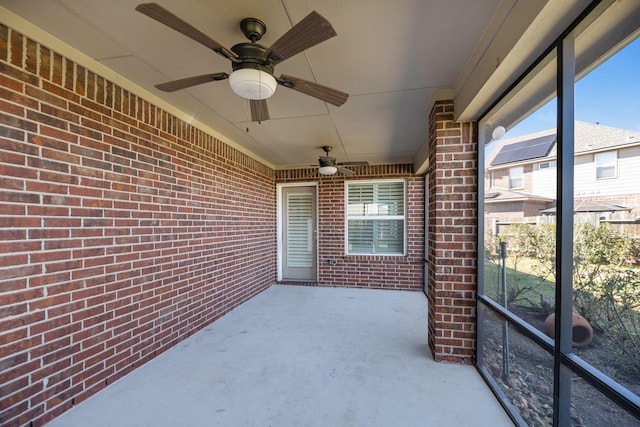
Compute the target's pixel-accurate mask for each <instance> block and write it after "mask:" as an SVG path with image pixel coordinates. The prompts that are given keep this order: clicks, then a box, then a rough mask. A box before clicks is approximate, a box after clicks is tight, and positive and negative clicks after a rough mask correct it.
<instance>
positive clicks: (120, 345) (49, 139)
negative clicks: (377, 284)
mask: <svg viewBox="0 0 640 427" xmlns="http://www.w3.org/2000/svg"><path fill="white" fill-rule="evenodd" d="M0 200H2V203H1V204H0V425H3V426H23V425H24V426H38V425H42V424H43V423H44V422H46V421H48V420H50V419H51V418H53V417H55V416H56V415H58V414H60V413H61V412H63V411H65V410H67V409H69V408H70V407H71V406H72V405H74V404H76V403H78V402H80V401H82V400H84V399H86V398H87V397H88V396H90V395H92V394H94V393H95V392H97V391H98V390H100V389H102V388H104V387H105V386H106V385H107V384H109V383H111V382H112V381H114V380H116V379H118V378H120V377H122V376H123V375H125V374H126V373H128V372H130V371H131V370H132V369H134V368H136V367H138V366H140V365H142V364H143V363H145V362H147V361H148V360H150V359H152V358H154V357H155V356H156V355H158V354H160V353H162V352H163V351H165V350H167V349H168V348H170V347H171V346H173V345H175V344H176V343H177V342H179V341H181V340H183V339H185V338H186V337H188V336H189V335H191V334H193V333H194V332H195V331H197V330H199V329H201V328H202V327H204V326H205V325H207V324H208V323H210V322H212V321H213V320H215V319H216V318H218V317H220V316H222V315H223V314H224V313H226V312H228V311H229V310H231V309H232V308H234V307H236V306H237V305H238V304H240V303H242V302H243V301H245V300H247V299H249V298H250V297H252V296H253V295H255V294H257V293H259V292H261V291H262V290H264V289H266V288H267V287H268V286H269V285H271V284H272V283H273V282H274V281H275V278H276V277H275V276H276V274H275V272H276V265H275V260H276V254H275V242H276V229H275V216H276V213H275V206H276V201H275V184H274V172H273V170H271V169H270V168H268V167H267V166H265V165H263V164H261V163H259V162H257V161H256V160H254V159H252V158H250V157H248V156H246V155H245V154H243V153H241V152H239V151H237V150H235V149H233V148H232V147H229V146H227V145H225V144H224V143H222V142H221V141H218V140H216V139H215V138H214V137H212V136H210V135H208V134H206V133H205V132H203V131H201V130H199V129H196V128H195V127H193V126H190V125H189V124H187V123H185V122H184V121H181V120H179V119H178V118H176V117H175V116H173V115H171V114H169V113H167V112H166V111H163V110H161V109H160V108H158V107H157V106H155V105H153V104H151V103H149V102H147V101H146V100H144V99H142V98H140V97H139V96H136V95H134V94H133V93H130V92H128V91H126V90H124V89H123V88H121V87H119V86H118V85H116V84H114V83H113V82H111V81H108V80H106V79H105V78H103V77H101V76H99V75H97V74H95V73H93V72H92V71H90V70H88V69H86V68H84V67H82V66H80V65H78V64H75V63H73V62H72V61H70V60H68V59H67V58H64V57H62V56H60V55H58V54H57V53H56V52H53V51H51V50H50V49H48V48H47V47H45V46H42V45H40V44H38V43H36V42H34V41H33V40H30V39H29V38H27V37H24V36H23V35H22V34H20V33H18V32H15V31H13V30H12V29H10V28H7V27H5V26H2V25H0Z"/></svg>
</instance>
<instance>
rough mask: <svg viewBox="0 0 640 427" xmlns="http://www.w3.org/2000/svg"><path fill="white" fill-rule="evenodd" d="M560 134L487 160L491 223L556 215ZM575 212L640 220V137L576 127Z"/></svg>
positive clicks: (532, 137) (545, 134)
mask: <svg viewBox="0 0 640 427" xmlns="http://www.w3.org/2000/svg"><path fill="white" fill-rule="evenodd" d="M556 142H557V141H556V129H548V130H544V131H540V132H536V133H532V134H528V135H523V136H519V137H516V138H510V139H506V140H502V141H499V142H498V143H497V145H496V147H495V148H494V149H493V150H492V151H491V153H489V154H488V155H487V159H486V163H485V164H486V165H487V168H486V171H485V205H486V209H485V212H486V214H487V216H488V217H489V218H491V219H495V220H500V221H518V220H522V219H523V218H529V220H533V217H537V216H539V215H555V201H556V169H557V165H556V151H557V144H556ZM574 149H575V166H574V180H575V184H574V188H575V198H574V211H575V213H576V215H581V216H586V215H591V216H595V217H597V218H598V219H607V220H635V219H636V218H639V217H640V189H639V187H638V182H639V181H640V132H636V131H630V130H626V129H618V128H612V127H608V126H602V125H600V124H592V123H584V122H576V123H575V148H574Z"/></svg>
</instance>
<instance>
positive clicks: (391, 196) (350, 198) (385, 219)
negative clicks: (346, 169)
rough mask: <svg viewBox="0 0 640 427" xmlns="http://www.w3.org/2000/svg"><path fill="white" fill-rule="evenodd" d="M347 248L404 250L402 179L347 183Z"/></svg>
mask: <svg viewBox="0 0 640 427" xmlns="http://www.w3.org/2000/svg"><path fill="white" fill-rule="evenodd" d="M347 194H348V195H347V223H348V224H347V245H348V248H347V251H348V253H352V254H358V253H361V254H394V255H398V254H403V253H404V247H405V232H404V230H405V183H404V181H379V182H355V183H349V184H348V185H347Z"/></svg>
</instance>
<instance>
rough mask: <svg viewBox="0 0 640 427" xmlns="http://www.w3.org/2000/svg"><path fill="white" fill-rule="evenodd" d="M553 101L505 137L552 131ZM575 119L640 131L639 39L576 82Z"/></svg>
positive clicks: (554, 103)
mask: <svg viewBox="0 0 640 427" xmlns="http://www.w3.org/2000/svg"><path fill="white" fill-rule="evenodd" d="M555 108H556V101H555V99H554V100H552V101H550V102H549V103H547V104H546V105H544V106H543V107H541V108H540V109H539V110H538V111H536V112H535V113H534V114H532V115H531V116H529V117H528V118H527V119H526V120H524V121H523V122H521V123H520V124H518V125H517V126H515V127H514V128H512V129H510V130H509V131H508V132H507V134H506V135H505V138H512V137H515V136H519V135H524V134H527V133H531V132H535V131H539V130H544V129H549V128H553V127H555V125H556V111H555ZM574 111H575V118H576V120H578V121H581V122H587V123H600V124H601V125H604V126H610V127H616V128H622V129H629V130H635V131H640V38H637V39H635V40H634V41H633V42H631V43H630V44H629V45H627V46H626V47H625V48H624V49H622V50H621V51H620V52H618V53H617V54H615V55H614V56H612V57H611V58H609V59H608V60H607V61H606V62H604V63H603V64H601V65H600V66H599V67H597V68H595V69H594V70H593V71H591V72H590V73H589V74H587V75H586V76H584V77H583V78H582V79H581V80H579V81H578V82H577V83H576V87H575V110H574Z"/></svg>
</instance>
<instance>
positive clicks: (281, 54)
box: [264, 10, 338, 62]
mask: <svg viewBox="0 0 640 427" xmlns="http://www.w3.org/2000/svg"><path fill="white" fill-rule="evenodd" d="M337 35H338V34H337V33H336V32H335V30H334V29H333V27H332V26H331V23H329V21H327V20H326V19H325V18H324V17H322V15H320V14H319V13H318V12H316V11H315V10H314V11H313V12H311V13H310V14H308V15H307V16H306V17H305V18H304V19H303V20H302V21H300V22H298V23H297V24H296V25H294V26H293V27H291V29H290V30H289V31H287V32H286V33H284V34H283V35H282V36H281V37H280V38H279V39H278V40H276V42H275V43H274V44H272V45H271V46H270V47H269V48H268V49H267V50H266V51H265V53H264V57H265V58H269V59H271V60H272V61H273V62H280V61H284V60H285V59H288V58H291V57H292V56H294V55H296V54H298V53H300V52H302V51H303V50H306V49H309V48H310V47H312V46H315V45H317V44H318V43H321V42H323V41H325V40H327V39H330V38H331V37H334V36H337Z"/></svg>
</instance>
